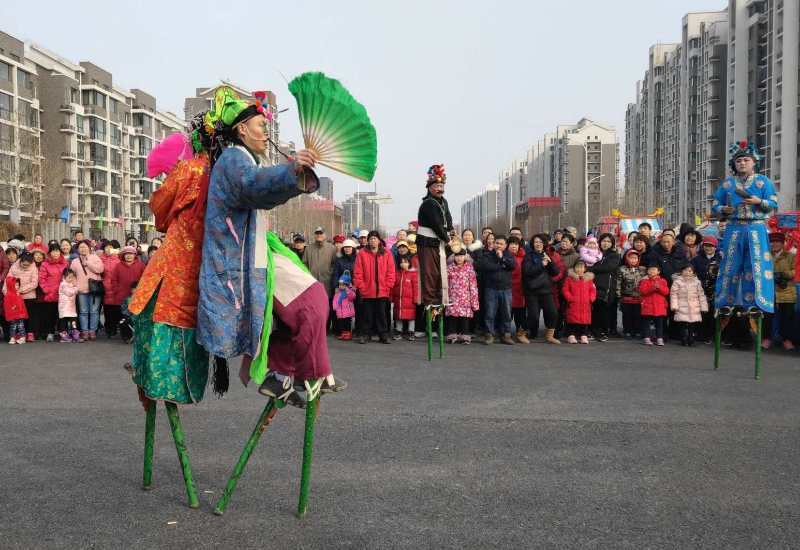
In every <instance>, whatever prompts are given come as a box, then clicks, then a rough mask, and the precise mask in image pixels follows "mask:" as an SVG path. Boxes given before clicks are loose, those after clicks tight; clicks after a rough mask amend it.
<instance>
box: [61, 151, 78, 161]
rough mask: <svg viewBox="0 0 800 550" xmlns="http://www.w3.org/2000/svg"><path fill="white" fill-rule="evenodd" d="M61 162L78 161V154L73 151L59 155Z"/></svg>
mask: <svg viewBox="0 0 800 550" xmlns="http://www.w3.org/2000/svg"><path fill="white" fill-rule="evenodd" d="M61 158H62V160H78V153H76V152H75V151H64V152H63V153H61Z"/></svg>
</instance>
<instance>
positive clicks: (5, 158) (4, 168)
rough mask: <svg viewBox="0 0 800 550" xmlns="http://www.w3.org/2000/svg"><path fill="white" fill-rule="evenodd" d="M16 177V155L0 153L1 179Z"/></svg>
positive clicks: (7, 179)
mask: <svg viewBox="0 0 800 550" xmlns="http://www.w3.org/2000/svg"><path fill="white" fill-rule="evenodd" d="M13 179H14V157H13V156H11V155H3V154H0V181H9V180H13Z"/></svg>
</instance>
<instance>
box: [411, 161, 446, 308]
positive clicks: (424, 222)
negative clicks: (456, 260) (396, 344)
mask: <svg viewBox="0 0 800 550" xmlns="http://www.w3.org/2000/svg"><path fill="white" fill-rule="evenodd" d="M446 179H447V176H446V175H445V173H444V165H443V164H434V165H433V166H431V167H430V168H429V169H428V182H427V184H426V188H427V189H428V193H427V194H426V195H425V197H424V198H423V199H422V204H421V205H420V207H419V212H418V213H417V222H418V223H419V227H418V229H417V241H416V244H417V254H418V256H419V270H420V272H421V273H420V276H419V279H420V283H421V289H422V292H421V298H422V305H424V306H427V305H439V304H447V302H448V296H447V255H446V252H445V247H446V246H447V245H448V243H449V242H450V239H451V237H452V234H453V217H452V216H451V215H450V208H449V206H448V205H447V199H445V198H444V184H445V180H446Z"/></svg>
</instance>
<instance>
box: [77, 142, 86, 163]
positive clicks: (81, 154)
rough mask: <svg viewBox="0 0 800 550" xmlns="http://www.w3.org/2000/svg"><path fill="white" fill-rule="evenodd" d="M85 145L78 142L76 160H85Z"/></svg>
mask: <svg viewBox="0 0 800 550" xmlns="http://www.w3.org/2000/svg"><path fill="white" fill-rule="evenodd" d="M85 147H86V144H85V143H83V142H82V141H79V142H78V159H79V160H86V148H85Z"/></svg>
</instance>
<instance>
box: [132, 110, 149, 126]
mask: <svg viewBox="0 0 800 550" xmlns="http://www.w3.org/2000/svg"><path fill="white" fill-rule="evenodd" d="M133 125H134V126H136V127H137V128H144V129H145V130H149V129H150V128H151V127H152V119H151V118H150V115H147V114H145V113H134V114H133Z"/></svg>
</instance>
